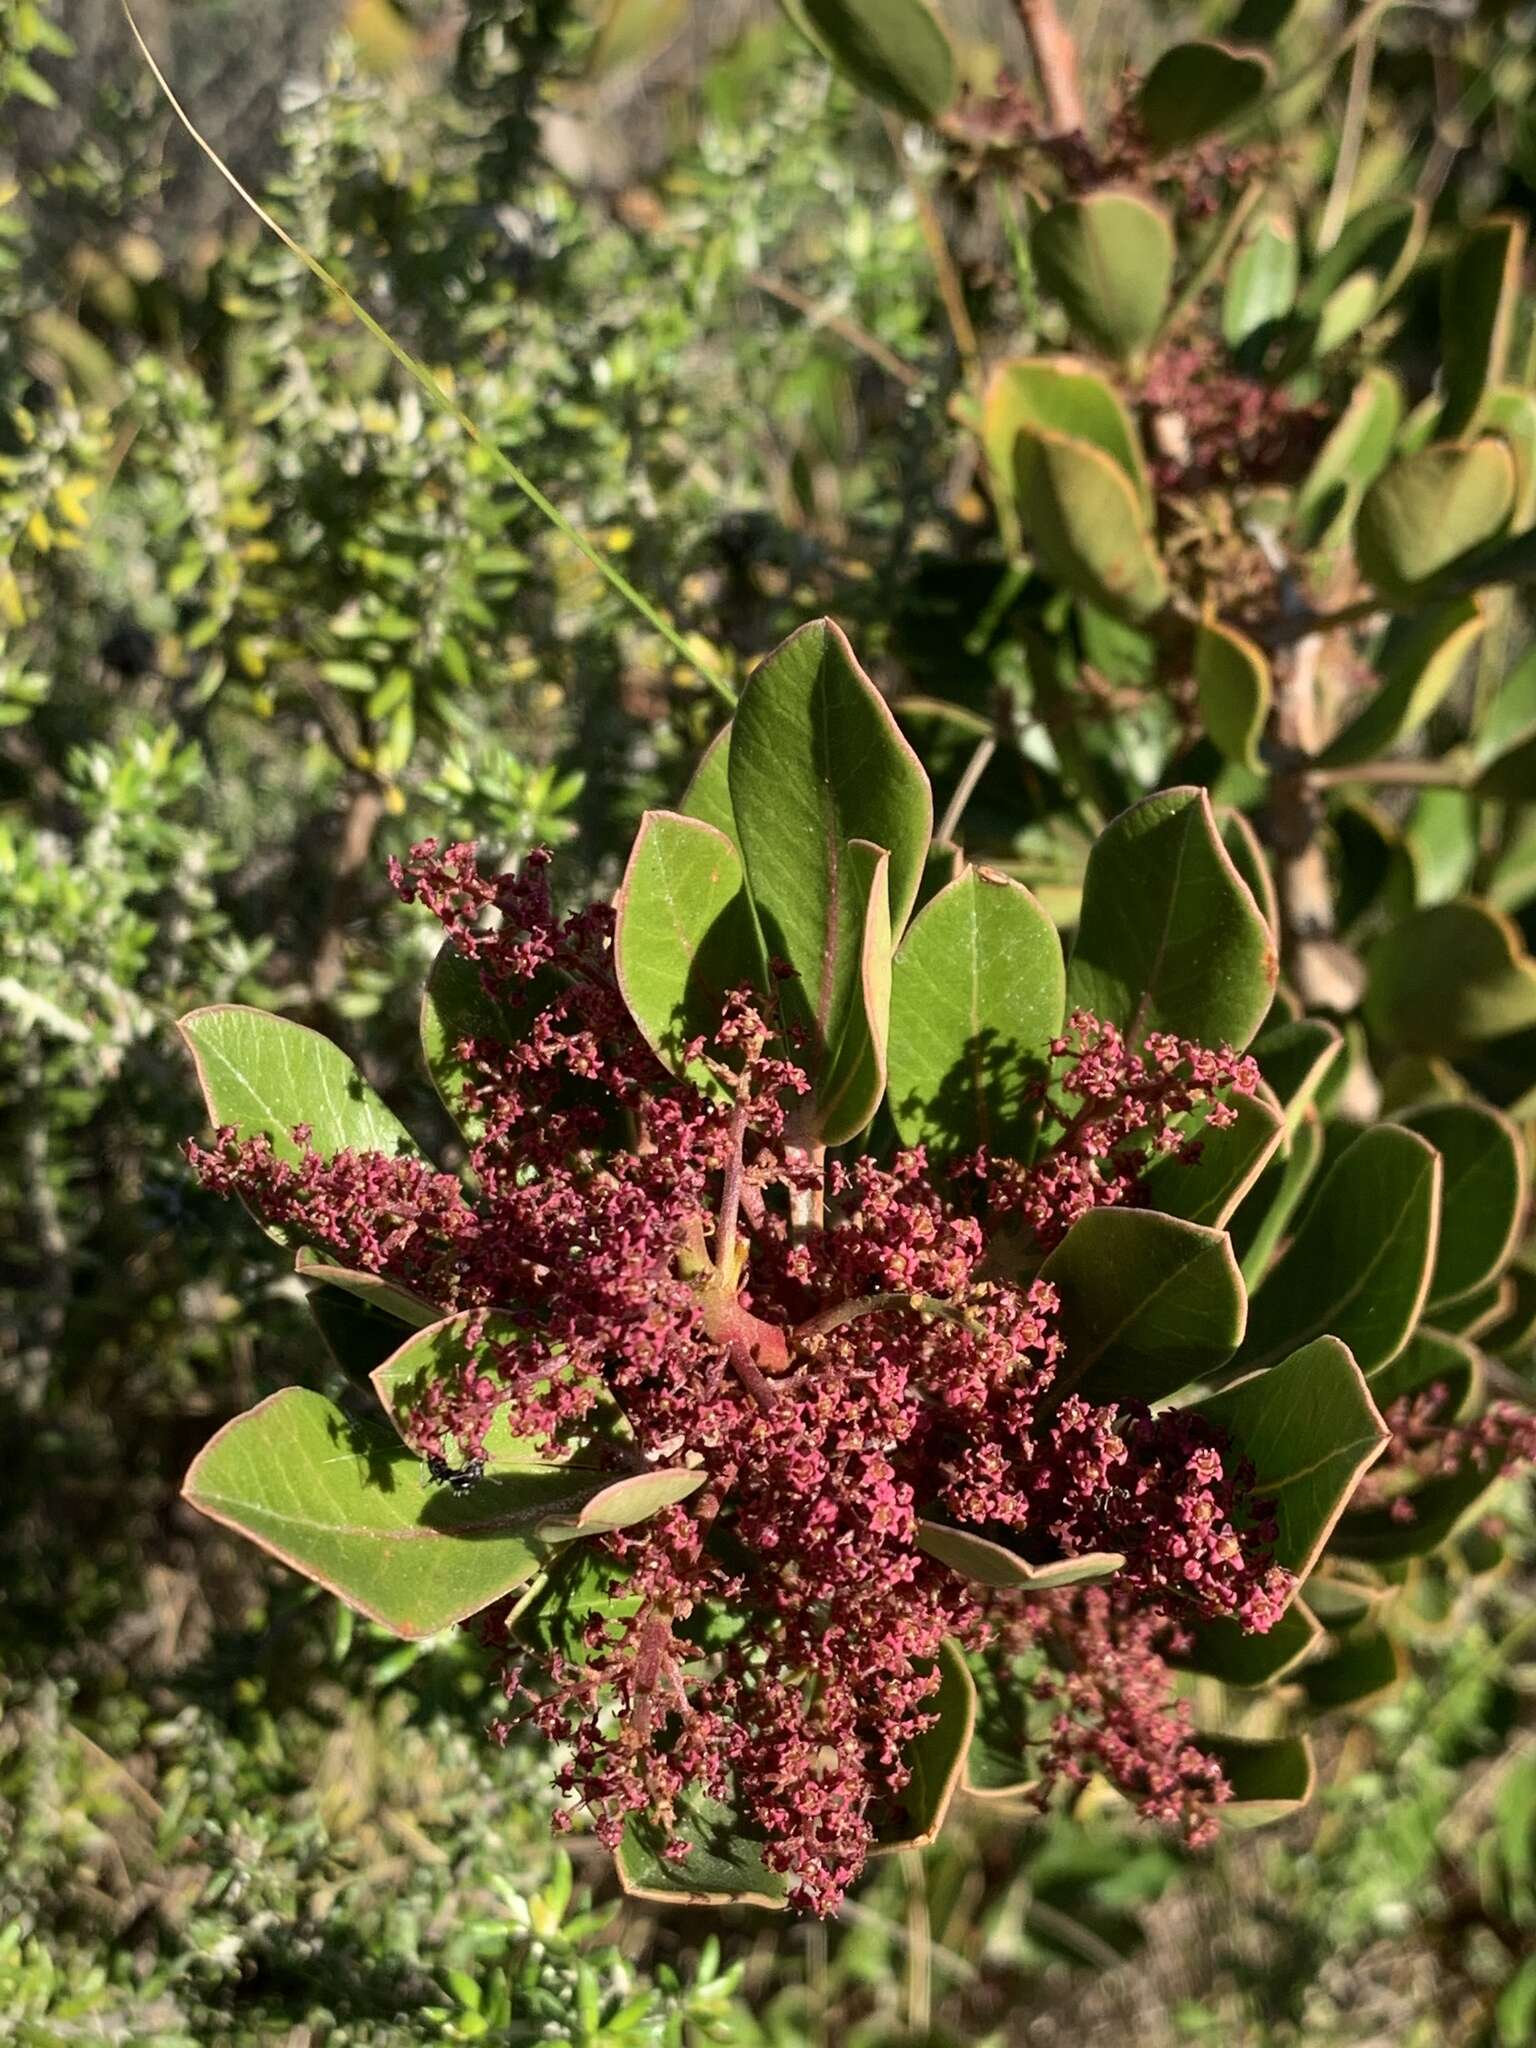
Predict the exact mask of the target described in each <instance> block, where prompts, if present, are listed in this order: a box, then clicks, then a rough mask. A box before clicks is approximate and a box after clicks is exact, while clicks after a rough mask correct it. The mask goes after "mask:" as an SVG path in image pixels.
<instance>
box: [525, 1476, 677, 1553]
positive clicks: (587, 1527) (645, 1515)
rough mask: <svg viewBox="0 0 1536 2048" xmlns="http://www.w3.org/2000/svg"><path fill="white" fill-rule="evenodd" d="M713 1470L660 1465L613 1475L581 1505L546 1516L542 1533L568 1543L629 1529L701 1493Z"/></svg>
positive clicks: (559, 1541)
mask: <svg viewBox="0 0 1536 2048" xmlns="http://www.w3.org/2000/svg"><path fill="white" fill-rule="evenodd" d="M708 1477H709V1474H708V1473H707V1472H705V1471H703V1470H702V1469H700V1468H699V1467H697V1466H688V1465H658V1466H656V1467H654V1468H653V1469H652V1470H651V1471H648V1472H630V1473H626V1474H625V1476H624V1477H623V1478H621V1479H610V1480H609V1481H608V1483H607V1485H606V1486H601V1487H599V1488H598V1489H597V1491H596V1492H595V1493H593V1494H592V1495H590V1496H589V1498H588V1499H586V1500H584V1501H582V1502H581V1503H580V1505H579V1506H572V1507H571V1508H570V1509H569V1510H562V1511H560V1512H559V1513H557V1514H551V1515H548V1516H546V1517H545V1519H544V1521H543V1522H542V1523H541V1524H540V1528H539V1533H540V1535H541V1536H543V1537H544V1538H545V1539H546V1541H548V1542H551V1543H565V1542H568V1541H569V1540H570V1539H571V1538H572V1537H574V1536H609V1535H612V1533H613V1532H614V1530H615V1529H629V1528H632V1527H633V1526H634V1524H635V1523H636V1522H648V1521H649V1520H650V1519H651V1517H652V1515H658V1514H660V1512H661V1510H662V1509H663V1508H671V1507H676V1506H677V1503H678V1502H679V1501H682V1500H686V1499H687V1498H688V1496H689V1494H691V1493H697V1492H698V1490H699V1488H700V1487H701V1486H702V1485H703V1484H704V1482H705V1480H706V1479H707V1478H708Z"/></svg>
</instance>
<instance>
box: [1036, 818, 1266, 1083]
mask: <svg viewBox="0 0 1536 2048" xmlns="http://www.w3.org/2000/svg"><path fill="white" fill-rule="evenodd" d="M1278 972H1279V965H1278V962H1277V960H1276V957H1275V947H1274V939H1273V936H1272V934H1271V932H1270V930H1269V927H1268V925H1267V924H1266V923H1265V922H1264V916H1263V913H1262V911H1261V910H1260V909H1259V906H1258V904H1257V903H1256V902H1255V901H1254V898H1253V892H1252V890H1250V889H1249V887H1248V885H1247V883H1246V882H1244V881H1243V879H1242V877H1241V876H1240V875H1239V874H1238V872H1237V869H1236V867H1235V866H1234V865H1233V862H1232V856H1231V855H1230V854H1229V853H1228V852H1227V849H1226V847H1225V846H1224V845H1223V844H1222V841H1221V834H1220V833H1219V832H1218V831H1217V829H1216V820H1215V817H1214V815H1213V814H1212V811H1211V801H1210V798H1209V797H1208V796H1207V794H1206V792H1205V791H1204V790H1203V789H1195V788H1185V789H1165V790H1160V791H1159V792H1158V793H1157V794H1156V795H1155V796H1149V797H1144V798H1143V799H1142V801H1141V802H1140V803H1138V804H1133V805H1132V806H1131V808H1130V809H1129V810H1128V811H1122V812H1121V814H1120V816H1119V817H1118V818H1115V819H1114V820H1112V822H1111V823H1110V824H1109V825H1108V826H1106V827H1105V829H1104V831H1103V832H1102V833H1101V834H1100V836H1099V838H1098V840H1097V841H1096V843H1095V845H1094V848H1093V851H1092V853H1091V854H1090V855H1089V856H1088V870H1087V875H1086V878H1085V880H1084V884H1083V912H1082V918H1081V920H1080V922H1079V924H1078V930H1077V942H1076V944H1075V945H1074V947H1073V949H1072V958H1071V961H1070V963H1069V965H1068V968H1067V1004H1068V1008H1069V1009H1079V1008H1080V1009H1085V1010H1091V1011H1092V1012H1093V1014H1094V1016H1096V1017H1099V1018H1102V1019H1103V1020H1104V1021H1105V1022H1106V1023H1110V1024H1117V1025H1119V1026H1120V1028H1121V1030H1123V1031H1124V1033H1125V1035H1126V1038H1127V1040H1128V1041H1129V1043H1130V1045H1131V1047H1132V1049H1133V1050H1134V1051H1139V1050H1140V1049H1141V1046H1142V1043H1143V1042H1144V1040H1145V1038H1146V1035H1147V1033H1148V1032H1149V1031H1172V1032H1175V1033H1177V1034H1178V1035H1179V1036H1180V1037H1181V1038H1192V1039H1195V1040H1197V1041H1198V1042H1199V1043H1200V1044H1202V1045H1212V1046H1214V1045H1221V1044H1223V1043H1225V1044H1228V1045H1232V1046H1236V1047H1238V1048H1239V1049H1241V1047H1243V1046H1245V1045H1246V1044H1247V1043H1248V1041H1249V1039H1250V1038H1252V1036H1253V1034H1254V1032H1255V1031H1257V1030H1258V1028H1259V1025H1260V1024H1261V1023H1262V1022H1263V1020H1264V1017H1265V1014H1266V1013H1267V1011H1268V1009H1269V1006H1270V1003H1271V1001H1272V999H1273V996H1274V989H1275V979H1276V976H1277V974H1278Z"/></svg>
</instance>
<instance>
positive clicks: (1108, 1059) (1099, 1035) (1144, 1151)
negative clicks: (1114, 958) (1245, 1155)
mask: <svg viewBox="0 0 1536 2048" xmlns="http://www.w3.org/2000/svg"><path fill="white" fill-rule="evenodd" d="M1050 1051H1051V1058H1052V1062H1053V1067H1052V1071H1051V1073H1050V1074H1049V1075H1048V1076H1047V1077H1046V1078H1045V1079H1043V1080H1039V1081H1037V1082H1035V1083H1034V1084H1033V1086H1032V1088H1031V1090H1030V1093H1031V1095H1032V1097H1033V1100H1034V1101H1035V1103H1036V1104H1037V1105H1038V1109H1039V1115H1040V1125H1041V1130H1040V1139H1039V1144H1038V1147H1037V1155H1036V1157H1035V1159H1034V1160H1033V1161H1029V1162H1020V1161H1018V1160H1011V1159H1005V1160H989V1159H987V1158H986V1157H985V1156H983V1155H978V1156H977V1157H976V1158H975V1159H973V1160H971V1161H968V1162H964V1163H963V1165H962V1169H961V1171H962V1173H973V1174H975V1175H976V1177H977V1178H978V1179H981V1180H984V1181H985V1182H986V1183H987V1194H988V1204H989V1214H990V1216H991V1218H992V1220H993V1221H994V1223H997V1222H1001V1221H1002V1220H1003V1219H1005V1218H1006V1219H1012V1220H1013V1221H1014V1222H1016V1223H1017V1224H1018V1225H1020V1226H1022V1227H1023V1229H1024V1231H1025V1232H1026V1234H1027V1237H1028V1240H1029V1242H1030V1243H1031V1245H1032V1246H1033V1247H1034V1248H1035V1249H1037V1250H1039V1251H1049V1250H1050V1249H1051V1248H1052V1247H1053V1246H1054V1245H1056V1244H1059V1243H1060V1241H1061V1239H1062V1238H1063V1237H1065V1236H1066V1234H1067V1232H1068V1231H1069V1230H1070V1229H1071V1227H1072V1225H1073V1224H1074V1223H1075V1222H1076V1221H1077V1220H1078V1218H1079V1217H1080V1216H1084V1215H1086V1214H1087V1212H1088V1211H1089V1210H1090V1209H1104V1208H1109V1207H1112V1206H1116V1205H1120V1206H1123V1205H1127V1204H1128V1205H1132V1206H1134V1205H1135V1204H1137V1203H1139V1202H1143V1201H1145V1199H1146V1197H1145V1193H1144V1191H1143V1188H1142V1175H1143V1174H1144V1173H1145V1171H1146V1169H1147V1166H1148V1165H1149V1163H1151V1161H1153V1160H1155V1159H1160V1158H1165V1157H1167V1156H1169V1155H1172V1156H1174V1157H1176V1158H1178V1159H1181V1160H1183V1161H1185V1162H1186V1163H1188V1164H1191V1165H1192V1164H1193V1163H1194V1162H1195V1161H1196V1160H1197V1159H1198V1158H1199V1157H1200V1140H1199V1138H1198V1137H1192V1136H1191V1135H1190V1133H1189V1130H1188V1127H1187V1125H1186V1122H1185V1119H1186V1118H1188V1117H1189V1116H1190V1114H1191V1113H1192V1112H1193V1111H1195V1110H1203V1111H1204V1112H1205V1120H1206V1123H1207V1124H1208V1126H1209V1127H1210V1129H1212V1130H1224V1129H1226V1128H1227V1127H1228V1126H1229V1125H1230V1124H1231V1123H1232V1122H1233V1120H1234V1118H1235V1117H1236V1115H1237V1111H1236V1109H1235V1108H1234V1107H1233V1104H1232V1101H1231V1097H1233V1096H1234V1095H1252V1094H1253V1092H1254V1091H1255V1089H1256V1088H1257V1087H1258V1085H1259V1070H1258V1066H1257V1064H1256V1063H1255V1062H1254V1060H1253V1059H1252V1058H1250V1057H1249V1056H1248V1055H1247V1054H1242V1055H1239V1054H1237V1053H1234V1052H1232V1051H1231V1049H1230V1048H1229V1047H1221V1048H1219V1049H1217V1050H1214V1051H1213V1050H1211V1049H1210V1048H1208V1047H1206V1046H1201V1045H1192V1044H1190V1043H1189V1042H1187V1041H1186V1040H1184V1039H1180V1038H1175V1037H1174V1036H1172V1035H1171V1034H1170V1033H1168V1032H1152V1033H1151V1034H1149V1036H1148V1038H1147V1040H1146V1043H1145V1045H1144V1046H1143V1047H1142V1049H1141V1050H1140V1051H1139V1052H1138V1051H1135V1050H1133V1049H1132V1048H1131V1047H1130V1046H1128V1045H1127V1044H1126V1042H1125V1039H1124V1037H1123V1035H1122V1034H1121V1032H1120V1031H1119V1030H1118V1029H1117V1028H1116V1027H1115V1026H1114V1025H1113V1024H1107V1023H1102V1022H1100V1021H1099V1019H1097V1018H1095V1017H1092V1016H1089V1015H1088V1014H1087V1013H1086V1012H1085V1011H1082V1010H1079V1011H1077V1012H1075V1013H1074V1014H1073V1016H1071V1017H1070V1018H1069V1019H1068V1020H1067V1028H1066V1030H1065V1032H1064V1033H1063V1034H1062V1036H1061V1037H1060V1038H1058V1039H1056V1040H1055V1041H1054V1042H1053V1043H1052V1045H1051V1048H1050Z"/></svg>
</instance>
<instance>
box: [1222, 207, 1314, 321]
mask: <svg viewBox="0 0 1536 2048" xmlns="http://www.w3.org/2000/svg"><path fill="white" fill-rule="evenodd" d="M1300 269H1301V265H1300V258H1299V256H1298V254H1297V249H1296V229H1295V227H1294V225H1293V224H1292V222H1291V221H1290V220H1289V219H1288V218H1287V216H1286V215H1284V214H1281V213H1266V214H1263V215H1261V217H1260V218H1259V219H1258V220H1257V221H1256V222H1255V223H1254V225H1253V226H1252V227H1250V228H1249V230H1248V232H1247V234H1246V235H1245V236H1244V237H1243V240H1242V242H1241V244H1240V245H1239V247H1238V251H1237V254H1236V256H1235V257H1234V258H1233V259H1232V267H1231V269H1230V271H1229V272H1228V273H1227V284H1226V290H1225V291H1224V293H1223V294H1222V301H1221V332H1222V338H1223V339H1224V340H1225V342H1226V344H1227V347H1228V348H1230V349H1234V350H1236V349H1241V348H1242V346H1243V344H1244V342H1246V341H1250V340H1252V339H1254V338H1255V337H1262V336H1263V335H1264V334H1265V333H1266V332H1267V331H1268V330H1269V329H1270V328H1272V327H1273V326H1274V325H1275V324H1276V322H1277V321H1280V320H1283V319H1284V318H1285V316H1286V314H1287V313H1289V312H1290V310H1291V307H1292V306H1293V305H1294V304H1295V303H1296V283H1297V278H1298V277H1299V275H1300Z"/></svg>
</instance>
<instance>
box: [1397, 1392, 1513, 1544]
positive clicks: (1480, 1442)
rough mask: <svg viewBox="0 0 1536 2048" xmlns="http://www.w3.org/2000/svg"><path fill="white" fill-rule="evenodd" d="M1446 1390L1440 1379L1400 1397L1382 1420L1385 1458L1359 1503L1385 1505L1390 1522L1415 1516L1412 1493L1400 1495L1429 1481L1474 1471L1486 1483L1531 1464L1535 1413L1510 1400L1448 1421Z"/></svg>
mask: <svg viewBox="0 0 1536 2048" xmlns="http://www.w3.org/2000/svg"><path fill="white" fill-rule="evenodd" d="M1450 1398H1451V1396H1450V1389H1449V1387H1448V1386H1446V1385H1445V1384H1444V1383H1443V1382H1441V1381H1436V1382H1434V1383H1433V1384H1432V1385H1430V1386H1427V1387H1421V1388H1419V1390H1418V1391H1417V1392H1416V1393H1412V1394H1404V1395H1402V1396H1401V1397H1400V1398H1399V1399H1398V1400H1396V1401H1394V1402H1393V1403H1392V1405H1391V1406H1390V1407H1389V1408H1388V1409H1387V1411H1386V1413H1385V1415H1384V1416H1383V1417H1382V1420H1383V1421H1384V1422H1385V1423H1386V1425H1387V1427H1388V1429H1390V1430H1391V1432H1392V1441H1391V1443H1390V1444H1389V1445H1388V1447H1387V1454H1386V1456H1385V1457H1384V1458H1383V1459H1382V1461H1381V1463H1380V1464H1379V1465H1377V1466H1376V1467H1375V1468H1374V1469H1373V1470H1372V1471H1370V1472H1368V1473H1367V1474H1366V1477H1365V1480H1364V1483H1363V1485H1362V1487H1361V1491H1360V1494H1359V1497H1358V1498H1359V1503H1360V1504H1361V1505H1373V1504H1374V1505H1380V1504H1385V1505H1386V1506H1387V1510H1388V1513H1389V1514H1390V1515H1391V1517H1392V1519H1393V1520H1394V1521H1395V1522H1401V1523H1404V1524H1411V1523H1413V1522H1414V1521H1416V1520H1417V1518H1418V1509H1417V1507H1416V1505H1415V1499H1414V1494H1413V1492H1411V1491H1404V1490H1403V1489H1404V1488H1405V1487H1407V1486H1412V1487H1415V1488H1416V1487H1418V1486H1420V1485H1422V1484H1424V1483H1426V1482H1427V1481H1430V1480H1434V1479H1449V1478H1453V1477H1455V1476H1457V1475H1459V1474H1460V1473H1463V1472H1468V1471H1476V1472H1479V1473H1481V1474H1482V1475H1483V1476H1484V1478H1485V1479H1486V1480H1487V1481H1488V1483H1489V1484H1490V1485H1491V1484H1492V1483H1493V1481H1494V1480H1495V1479H1497V1478H1499V1477H1501V1476H1503V1475H1504V1474H1507V1473H1511V1472H1516V1471H1518V1470H1520V1468H1521V1467H1522V1466H1529V1465H1532V1464H1536V1413H1533V1412H1532V1411H1531V1410H1530V1409H1528V1408H1522V1407H1520V1406H1518V1405H1517V1403H1515V1402H1513V1401H1491V1402H1489V1404H1488V1406H1487V1407H1486V1408H1485V1409H1483V1411H1482V1413H1481V1414H1479V1415H1476V1416H1474V1417H1472V1418H1471V1419H1470V1420H1468V1421H1466V1422H1456V1421H1453V1420H1451V1419H1449V1418H1448V1416H1447V1413H1446V1411H1447V1408H1448V1407H1449V1405H1450Z"/></svg>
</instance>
